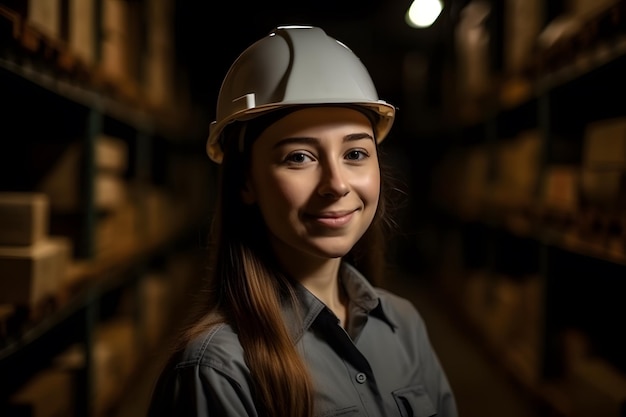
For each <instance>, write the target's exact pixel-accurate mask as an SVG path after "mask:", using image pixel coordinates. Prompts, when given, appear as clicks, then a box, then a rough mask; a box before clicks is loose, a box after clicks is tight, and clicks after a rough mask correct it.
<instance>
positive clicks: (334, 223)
mask: <svg viewBox="0 0 626 417" xmlns="http://www.w3.org/2000/svg"><path fill="white" fill-rule="evenodd" d="M355 212H356V210H345V211H332V212H324V213H318V214H307V218H308V219H309V220H311V221H313V222H314V223H316V224H319V225H322V226H325V227H331V228H339V227H343V226H345V225H346V224H348V223H349V222H350V220H352V217H353V216H354V213H355Z"/></svg>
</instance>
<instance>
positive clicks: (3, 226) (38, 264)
mask: <svg viewBox="0 0 626 417" xmlns="http://www.w3.org/2000/svg"><path fill="white" fill-rule="evenodd" d="M48 219H49V202H48V198H47V196H46V195H44V194H40V193H0V271H1V272H2V273H1V274H0V304H9V305H15V306H19V307H25V308H27V309H28V310H29V311H30V312H31V314H33V315H35V316H37V315H38V312H40V311H41V309H42V308H44V307H45V305H46V304H47V303H48V302H55V299H56V296H57V295H58V293H59V290H60V288H61V287H62V285H63V281H64V279H65V276H66V273H67V268H68V265H69V261H70V259H71V243H70V241H69V240H68V239H66V238H63V237H58V236H52V235H49V234H48Z"/></svg>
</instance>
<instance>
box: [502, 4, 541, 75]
mask: <svg viewBox="0 0 626 417" xmlns="http://www.w3.org/2000/svg"><path fill="white" fill-rule="evenodd" d="M544 8H545V5H544V2H543V1H542V0H507V1H506V3H505V12H504V16H505V22H504V30H505V34H504V37H505V46H504V48H503V52H504V65H505V70H506V71H507V72H508V73H510V74H520V73H523V72H524V71H525V70H526V69H528V68H529V67H530V64H531V61H532V57H533V53H534V48H535V47H536V42H537V37H538V36H539V32H540V31H541V28H542V27H543V26H544V19H545V17H544V13H543V9H544Z"/></svg>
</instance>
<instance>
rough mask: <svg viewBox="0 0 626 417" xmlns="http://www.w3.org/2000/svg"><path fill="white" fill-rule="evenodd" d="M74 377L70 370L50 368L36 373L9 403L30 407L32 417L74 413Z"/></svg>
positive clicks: (54, 416) (56, 416)
mask: <svg viewBox="0 0 626 417" xmlns="http://www.w3.org/2000/svg"><path fill="white" fill-rule="evenodd" d="M73 389H74V379H73V375H72V373H70V372H66V371H63V370H59V369H54V368H49V369H45V370H43V371H41V372H39V373H38V374H36V375H35V376H34V377H33V378H32V379H30V380H29V381H28V382H27V383H26V385H25V386H24V387H22V388H21V389H20V390H19V391H18V392H17V393H15V394H14V395H13V396H12V397H11V399H10V401H9V403H10V404H11V405H13V406H18V405H23V406H25V407H28V409H29V411H30V413H31V414H28V415H30V416H32V417H61V416H73V415H74V411H75V410H74V403H75V401H74V391H73Z"/></svg>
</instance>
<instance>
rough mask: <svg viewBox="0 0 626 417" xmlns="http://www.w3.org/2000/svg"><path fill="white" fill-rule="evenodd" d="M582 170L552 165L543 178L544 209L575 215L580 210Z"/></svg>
mask: <svg viewBox="0 0 626 417" xmlns="http://www.w3.org/2000/svg"><path fill="white" fill-rule="evenodd" d="M579 181H580V170H579V168H578V167H576V166H570V165H552V166H549V167H547V168H546V172H545V176H544V178H543V192H542V198H543V200H542V203H543V206H544V208H546V209H548V210H553V211H555V212H560V213H562V214H574V213H576V212H577V211H578V208H579V198H580V197H579V190H580V187H579Z"/></svg>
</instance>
